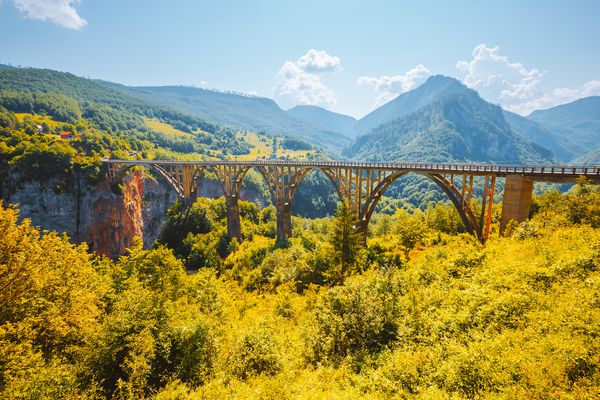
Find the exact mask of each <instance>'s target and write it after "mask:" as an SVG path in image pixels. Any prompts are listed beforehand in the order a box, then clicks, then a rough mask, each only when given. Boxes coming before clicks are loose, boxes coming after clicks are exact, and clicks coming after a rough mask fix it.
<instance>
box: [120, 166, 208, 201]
mask: <svg viewBox="0 0 600 400" xmlns="http://www.w3.org/2000/svg"><path fill="white" fill-rule="evenodd" d="M136 166H140V167H146V168H147V169H150V170H154V171H155V172H156V173H157V174H158V175H159V176H160V177H161V178H163V179H164V180H165V181H166V182H167V183H168V185H169V186H170V187H171V188H172V189H173V190H175V192H176V193H177V195H178V196H179V198H180V199H182V200H184V201H189V200H191V201H193V200H194V199H195V198H196V195H197V191H198V187H199V185H200V179H201V177H202V173H203V172H204V169H205V167H204V166H196V165H183V166H179V165H178V166H171V165H168V164H167V165H165V166H164V167H163V166H162V165H161V164H158V163H157V164H154V163H143V164H134V163H131V164H125V165H123V166H114V167H113V168H114V169H113V171H112V172H109V174H110V176H111V182H112V183H119V182H121V181H122V180H123V178H124V177H125V175H127V173H128V172H129V171H130V170H131V169H132V168H133V167H136ZM111 167H112V166H111Z"/></svg>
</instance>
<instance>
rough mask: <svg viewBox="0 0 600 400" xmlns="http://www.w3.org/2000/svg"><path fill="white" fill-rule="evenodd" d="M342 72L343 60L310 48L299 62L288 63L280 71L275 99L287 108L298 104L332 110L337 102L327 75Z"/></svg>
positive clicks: (276, 77) (277, 75) (276, 78)
mask: <svg viewBox="0 0 600 400" xmlns="http://www.w3.org/2000/svg"><path fill="white" fill-rule="evenodd" d="M339 69H340V59H339V57H336V56H332V55H329V54H327V53H326V52H324V51H317V50H315V49H310V50H309V51H308V52H306V54H304V55H303V56H301V57H300V58H298V60H297V61H296V62H293V61H286V62H284V63H283V65H282V66H281V68H279V70H278V71H277V74H276V75H275V80H276V84H275V87H274V88H273V93H274V96H275V98H277V100H278V101H279V103H280V104H281V105H282V106H283V107H284V108H286V107H291V106H294V105H297V104H310V105H318V106H323V107H332V106H334V105H335V104H337V100H336V98H335V93H334V92H333V91H332V90H331V89H330V88H329V87H327V85H325V83H323V75H324V74H325V73H331V72H336V71H338V70H339Z"/></svg>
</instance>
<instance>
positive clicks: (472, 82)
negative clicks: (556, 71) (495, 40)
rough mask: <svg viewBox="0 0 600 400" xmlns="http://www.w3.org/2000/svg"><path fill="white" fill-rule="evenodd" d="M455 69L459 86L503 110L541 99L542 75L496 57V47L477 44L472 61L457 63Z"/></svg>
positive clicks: (516, 63) (498, 56)
mask: <svg viewBox="0 0 600 400" xmlns="http://www.w3.org/2000/svg"><path fill="white" fill-rule="evenodd" d="M456 68H458V70H459V71H460V72H461V74H462V75H463V82H464V83H465V84H466V85H467V86H469V87H471V88H473V89H476V90H477V91H478V92H479V94H481V96H482V97H484V98H485V99H487V100H489V101H493V102H498V103H500V104H502V105H503V106H505V107H506V108H509V107H516V106H517V105H519V104H522V103H526V102H529V101H531V100H533V99H536V98H538V97H540V96H542V95H543V92H542V89H541V86H542V77H543V76H544V74H545V72H542V71H541V70H540V69H538V68H527V67H526V66H525V65H523V64H522V63H519V62H510V60H509V59H508V57H507V56H503V55H500V54H499V47H498V46H496V47H487V46H486V45H485V44H484V43H481V44H479V45H477V46H475V48H474V49H473V53H472V59H471V60H469V61H459V62H457V63H456Z"/></svg>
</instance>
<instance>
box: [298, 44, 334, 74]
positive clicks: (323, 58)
mask: <svg viewBox="0 0 600 400" xmlns="http://www.w3.org/2000/svg"><path fill="white" fill-rule="evenodd" d="M296 65H298V66H299V67H300V68H302V69H303V70H304V71H306V72H335V71H338V70H339V69H340V58H339V57H336V56H332V55H329V54H327V53H326V52H324V51H322V50H321V51H319V50H315V49H310V50H309V51H307V52H306V54H305V55H303V56H302V57H300V58H299V59H298V61H297V62H296Z"/></svg>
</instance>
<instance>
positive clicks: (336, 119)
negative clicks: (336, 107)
mask: <svg viewBox="0 0 600 400" xmlns="http://www.w3.org/2000/svg"><path fill="white" fill-rule="evenodd" d="M285 113H286V114H287V115H290V116H292V117H293V118H296V119H298V120H301V121H305V122H308V123H311V124H314V125H317V126H320V127H323V128H325V129H327V130H329V131H332V132H338V133H341V134H343V135H345V136H348V137H349V138H354V136H356V134H355V131H354V126H355V125H356V119H354V118H352V117H350V116H348V115H343V114H338V113H334V112H332V111H329V110H326V109H324V108H321V107H318V106H296V107H294V108H291V109H289V110H287V111H286V112H285Z"/></svg>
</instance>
